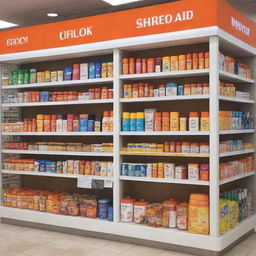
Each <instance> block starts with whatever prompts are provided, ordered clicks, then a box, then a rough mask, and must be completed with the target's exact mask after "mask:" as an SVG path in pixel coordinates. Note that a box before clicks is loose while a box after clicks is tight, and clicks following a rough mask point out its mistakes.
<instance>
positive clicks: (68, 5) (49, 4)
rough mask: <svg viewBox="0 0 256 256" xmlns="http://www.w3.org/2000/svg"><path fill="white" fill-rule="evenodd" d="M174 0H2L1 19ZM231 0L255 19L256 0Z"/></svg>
mask: <svg viewBox="0 0 256 256" xmlns="http://www.w3.org/2000/svg"><path fill="white" fill-rule="evenodd" d="M172 1H174V0H144V1H141V2H135V3H131V4H126V5H121V6H118V7H113V6H111V5H109V4H107V3H106V2H104V1H102V0H33V1H31V0H0V6H1V8H0V20H4V21H8V22H12V23H16V24H18V25H19V26H20V27H24V26H31V25H38V24H44V23H50V22H55V21H62V20H68V19H74V18H80V17H86V16H91V15H96V14H102V13H108V12H114V11H118V10H125V9H131V8H136V7H141V6H148V5H153V4H159V3H166V2H172ZM191 1H192V0H191ZM228 1H229V2H230V3H232V4H233V5H234V6H235V7H236V8H237V9H239V10H240V11H241V12H244V13H245V14H247V15H248V16H249V17H250V18H251V19H253V20H255V21H256V0H228ZM49 12H56V13H58V14H59V17H56V18H50V17H48V16H47V15H46V14H47V13H49Z"/></svg>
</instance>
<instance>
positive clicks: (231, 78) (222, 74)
mask: <svg viewBox="0 0 256 256" xmlns="http://www.w3.org/2000/svg"><path fill="white" fill-rule="evenodd" d="M219 74H220V78H221V79H225V80H228V81H229V82H236V83H250V84H253V83H254V80H253V79H249V78H244V77H241V76H238V75H236V74H232V73H229V72H226V71H222V70H220V72H219Z"/></svg>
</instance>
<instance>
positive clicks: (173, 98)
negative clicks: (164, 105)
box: [120, 95, 209, 103]
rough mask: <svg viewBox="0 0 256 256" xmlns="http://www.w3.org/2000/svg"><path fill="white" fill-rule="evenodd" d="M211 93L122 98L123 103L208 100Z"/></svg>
mask: <svg viewBox="0 0 256 256" xmlns="http://www.w3.org/2000/svg"><path fill="white" fill-rule="evenodd" d="M206 99H209V95H191V96H183V95H181V96H165V97H144V98H127V99H120V102H122V103H133V102H154V101H176V100H206Z"/></svg>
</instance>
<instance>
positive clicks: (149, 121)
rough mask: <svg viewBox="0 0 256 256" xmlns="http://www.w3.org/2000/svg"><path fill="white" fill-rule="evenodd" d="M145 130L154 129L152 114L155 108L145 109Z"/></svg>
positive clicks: (153, 114)
mask: <svg viewBox="0 0 256 256" xmlns="http://www.w3.org/2000/svg"><path fill="white" fill-rule="evenodd" d="M144 112H145V131H146V132H152V131H154V116H155V112H156V109H145V110H144Z"/></svg>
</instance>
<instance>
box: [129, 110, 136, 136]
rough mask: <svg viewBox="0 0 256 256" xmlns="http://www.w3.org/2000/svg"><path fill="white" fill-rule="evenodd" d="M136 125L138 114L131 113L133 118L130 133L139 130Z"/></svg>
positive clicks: (131, 118)
mask: <svg viewBox="0 0 256 256" xmlns="http://www.w3.org/2000/svg"><path fill="white" fill-rule="evenodd" d="M136 123H137V113H131V116H130V131H131V132H135V131H136V130H137V128H136Z"/></svg>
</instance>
